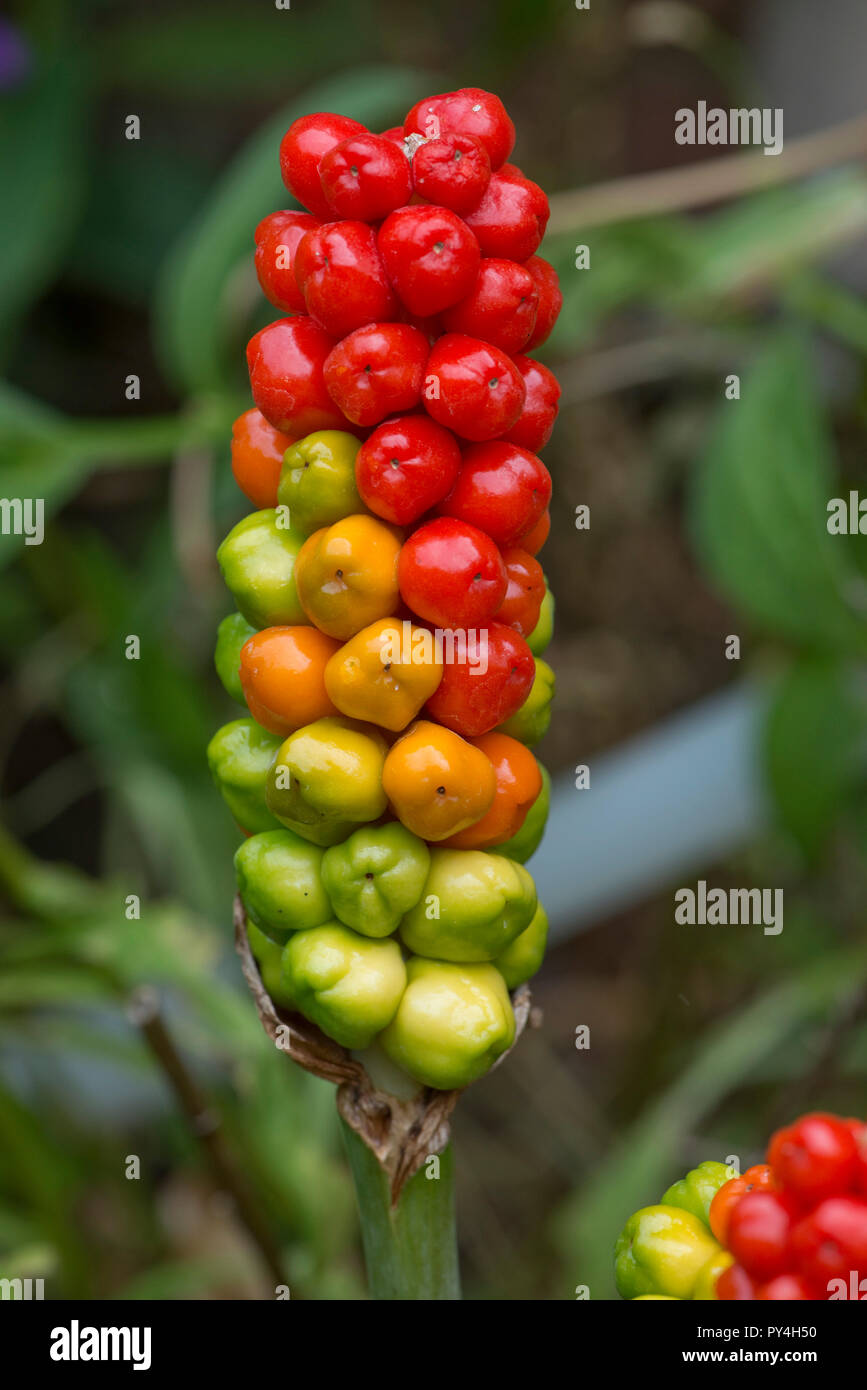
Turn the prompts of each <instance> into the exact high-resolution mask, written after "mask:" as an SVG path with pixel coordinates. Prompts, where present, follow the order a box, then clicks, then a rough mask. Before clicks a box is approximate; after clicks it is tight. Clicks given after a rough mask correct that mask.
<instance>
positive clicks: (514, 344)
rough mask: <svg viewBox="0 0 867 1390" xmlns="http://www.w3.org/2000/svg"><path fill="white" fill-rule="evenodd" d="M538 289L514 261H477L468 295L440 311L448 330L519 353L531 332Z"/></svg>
mask: <svg viewBox="0 0 867 1390" xmlns="http://www.w3.org/2000/svg"><path fill="white" fill-rule="evenodd" d="M538 307H539V291H538V289H537V288H536V282H535V280H534V279H533V277H532V275H531V274H530V272H529V271H528V270H525V269H524V267H523V266H521V265H518V264H517V263H516V262H515V261H501V260H496V259H488V260H482V261H481V262H480V263H479V270H478V274H477V275H476V283H475V284H474V285H473V287H472V289H471V290H470V292H469V294H468V295H466V296H465V297H464V298H463V299H461V300H459V302H458V303H457V304H453V305H452V307H451V308H450V309H447V310H446V311H445V313H444V314H443V325H444V327H445V329H446V331H447V332H448V333H468V334H469V335H470V337H472V338H483V339H484V341H485V342H486V343H493V345H494V347H498V348H502V350H503V352H509V353H513V352H520V350H521V348H522V347H523V346H524V344H525V343H526V342H527V340H528V338H529V337H530V334H531V333H532V331H533V325H534V324H535V322H536V311H537V309H538Z"/></svg>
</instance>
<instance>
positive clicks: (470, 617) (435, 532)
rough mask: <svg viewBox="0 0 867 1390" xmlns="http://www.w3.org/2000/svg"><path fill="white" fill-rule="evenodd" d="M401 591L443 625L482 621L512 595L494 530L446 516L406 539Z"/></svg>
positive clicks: (473, 624)
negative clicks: (491, 532)
mask: <svg viewBox="0 0 867 1390" xmlns="http://www.w3.org/2000/svg"><path fill="white" fill-rule="evenodd" d="M397 577H398V583H399V585H400V593H401V597H402V599H403V601H404V603H406V604H407V605H408V606H409V608H411V609H412V611H413V613H417V614H418V616H419V617H420V618H427V619H428V621H429V622H432V623H436V624H437V625H438V626H439V627H478V626H480V625H481V624H483V623H485V622H487V620H488V619H489V618H490V617H492V616H493V614H494V613H496V611H497V609H498V608H499V606H500V604H501V603H502V602H503V599H504V598H505V596H506V570H505V566H504V565H503V561H502V559H501V558H500V552H499V550H498V549H497V547H496V546H495V545H494V542H493V541H492V540H491V538H490V536H486V535H485V533H484V531H480V530H479V529H478V528H477V527H476V526H468V525H466V523H465V522H462V521H455V520H454V519H453V518H452V517H441V518H438V519H437V520H436V521H428V522H426V523H425V525H424V526H420V527H419V528H418V530H417V531H413V533H412V535H411V536H409V537H408V539H407V540H405V541H404V543H403V545H402V546H401V550H400V556H399V558H398V562H397Z"/></svg>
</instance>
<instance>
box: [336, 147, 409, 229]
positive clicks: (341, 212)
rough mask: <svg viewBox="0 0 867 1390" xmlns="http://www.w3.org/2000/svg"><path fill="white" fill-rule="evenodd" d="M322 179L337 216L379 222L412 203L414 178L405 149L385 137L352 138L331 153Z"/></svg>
mask: <svg viewBox="0 0 867 1390" xmlns="http://www.w3.org/2000/svg"><path fill="white" fill-rule="evenodd" d="M319 178H320V180H321V182H322V192H323V193H324V194H325V201H326V202H327V204H328V206H329V208H330V210H331V213H332V215H333V216H334V217H348V218H357V219H359V220H360V221H362V222H379V221H380V220H381V219H382V218H383V217H387V216H388V214H389V213H390V212H393V211H394V209H395V208H400V207H403V205H404V203H407V202H409V199H410V195H411V193H412V178H411V175H410V167H409V160H408V159H407V157H406V155H405V153H404V151H403V149H402V148H398V146H397V145H396V144H395V143H394V141H392V140H388V139H386V137H385V136H383V135H372V134H370V133H369V132H365V133H364V134H363V135H352V136H350V138H349V139H348V140H343V141H341V143H340V144H339V145H335V146H334V149H333V150H329V151H328V153H327V154H326V155H325V156H324V158H323V160H322V162H321V164H320V165H319Z"/></svg>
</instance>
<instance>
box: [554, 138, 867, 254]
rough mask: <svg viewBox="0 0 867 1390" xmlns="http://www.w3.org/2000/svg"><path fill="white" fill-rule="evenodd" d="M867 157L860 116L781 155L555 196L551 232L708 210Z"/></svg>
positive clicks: (729, 160)
mask: <svg viewBox="0 0 867 1390" xmlns="http://www.w3.org/2000/svg"><path fill="white" fill-rule="evenodd" d="M865 157H867V116H856V117H855V118H854V119H853V120H849V121H843V122H841V123H840V124H839V125H834V126H830V127H829V128H828V130H822V131H820V132H819V133H818V134H816V135H804V136H802V137H801V138H800V139H798V140H792V141H790V143H789V144H788V145H787V146H786V148H784V149H783V151H782V152H781V153H780V154H778V155H773V156H771V155H766V154H763V153H762V152H761V151H758V152H757V153H755V154H754V153H749V154H731V155H724V156H722V157H721V158H719V159H708V160H702V161H701V162H700V163H698V164H688V165H685V166H684V167H683V168H681V169H660V170H659V171H654V172H653V173H651V174H637V175H631V176H630V177H628V178H623V179H612V180H611V182H609V183H600V184H597V185H596V186H594V187H592V188H578V189H575V190H573V191H571V192H569V193H555V194H554V196H553V197H552V198H551V199H550V203H551V220H550V222H549V223H548V233H549V234H551V233H554V234H556V233H558V232H572V231H579V230H580V231H584V230H585V229H586V228H588V227H600V226H604V225H605V224H606V223H608V222H626V221H629V220H630V219H632V218H636V217H656V216H659V215H660V214H661V213H672V212H683V211H685V210H686V209H687V208H697V207H705V206H707V204H709V203H717V202H721V201H723V200H724V199H727V198H736V197H739V196H741V195H743V194H747V193H755V192H756V191H758V190H759V189H763V188H770V187H773V186H774V185H775V184H780V183H787V182H788V181H790V180H792V179H798V178H804V177H806V176H807V175H808V174H815V173H818V172H819V170H821V169H832V168H834V167H835V166H836V165H839V164H847V163H849V161H850V160H863V159H864V158H865Z"/></svg>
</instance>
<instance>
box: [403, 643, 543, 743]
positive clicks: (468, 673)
mask: <svg viewBox="0 0 867 1390" xmlns="http://www.w3.org/2000/svg"><path fill="white" fill-rule="evenodd" d="M486 630H487V639H486V640H487V670H486V671H484V672H483V671H482V669H481V666H479V667H478V669H475V670H474V668H473V667H472V666H470V665H469V664H467V663H464V664H463V665H460V664H458V663H452V664H449V663H446V665H445V667H444V668H443V677H442V680H441V681H440V683H439V685H438V687H437V689H436V692H435V693H434V694H433V695H432V696H431V697H430V699H429V700H428V702H427V711H428V714H429V715H430V717H431V719H436V720H438V721H439V723H440V724H445V726H446V728H447V729H453V730H454V732H455V733H456V734H461V735H462V736H463V737H464V738H478V737H479V735H481V734H487V733H489V732H490V730H491V729H495V728H496V727H497V726H498V725H499V724H503V723H505V721H506V720H507V719H511V717H512V715H513V714H516V713H517V711H518V710H519V709H520V708H521V706H522V705H523V703H524V701H525V700H526V699H527V696H528V695H529V693H530V690H531V689H532V685H533V680H534V679H535V674H536V663H535V662H534V660H533V653H532V652H531V651H530V648H529V647H528V646H527V643H526V642H525V641H524V639H523V637H522V636H521V635H520V633H518V632H515V631H514V630H513V629H512V628H510V627H506V626H505V624H504V623H499V622H489V623H488V624H487V629H486Z"/></svg>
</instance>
